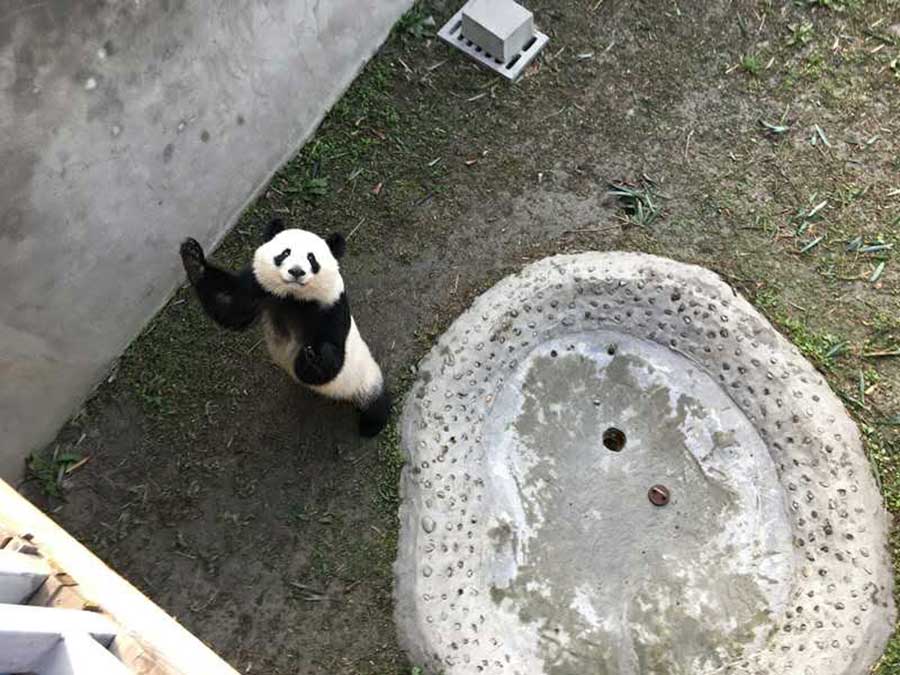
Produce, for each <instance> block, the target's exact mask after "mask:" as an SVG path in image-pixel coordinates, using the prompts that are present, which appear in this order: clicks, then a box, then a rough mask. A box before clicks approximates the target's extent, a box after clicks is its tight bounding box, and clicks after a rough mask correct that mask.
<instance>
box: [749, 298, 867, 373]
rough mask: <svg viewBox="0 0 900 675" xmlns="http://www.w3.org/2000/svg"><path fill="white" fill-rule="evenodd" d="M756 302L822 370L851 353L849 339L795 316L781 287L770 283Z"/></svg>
mask: <svg viewBox="0 0 900 675" xmlns="http://www.w3.org/2000/svg"><path fill="white" fill-rule="evenodd" d="M755 302H756V305H757V307H759V308H760V309H762V310H763V311H764V312H765V314H766V315H767V316H768V317H769V318H770V319H771V320H772V322H773V323H775V325H776V326H778V328H780V329H781V331H782V332H783V333H784V334H785V335H786V336H787V337H788V338H790V340H791V342H793V343H794V344H795V345H796V346H797V348H798V349H799V350H800V351H801V352H802V353H803V355H804V356H805V357H806V358H808V359H809V360H811V361H812V362H813V363H814V364H815V365H816V366H817V367H818V368H819V369H820V370H826V371H827V370H831V369H832V367H833V366H834V365H835V362H836V361H837V360H838V359H840V358H841V357H842V356H845V355H846V354H847V353H848V352H849V349H850V344H849V342H847V341H846V340H844V339H842V338H840V337H837V336H835V335H831V334H827V333H825V334H820V333H817V332H816V331H814V330H813V329H811V328H810V327H809V326H808V325H807V324H806V323H804V322H803V321H801V320H800V319H797V318H795V317H794V316H792V315H791V314H790V313H789V312H788V311H787V309H786V307H785V304H784V302H783V301H782V299H781V293H780V291H779V289H777V288H773V287H771V286H770V287H765V288H763V289H761V290H759V291H758V292H757V294H756V298H755Z"/></svg>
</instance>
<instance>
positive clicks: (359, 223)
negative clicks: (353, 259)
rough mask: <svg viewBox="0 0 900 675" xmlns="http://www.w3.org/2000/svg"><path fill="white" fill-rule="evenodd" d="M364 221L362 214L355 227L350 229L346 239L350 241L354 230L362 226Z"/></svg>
mask: <svg viewBox="0 0 900 675" xmlns="http://www.w3.org/2000/svg"><path fill="white" fill-rule="evenodd" d="M365 222H366V217H365V216H363V217H362V218H360V220H359V222H358V223H357V224H356V227H354V228H353V229H352V230H350V234H348V235H347V241H350V238H351V237H352V236H353V235H354V234H356V231H357V230H358V229H359V228H361V227H362V226H363V223H365Z"/></svg>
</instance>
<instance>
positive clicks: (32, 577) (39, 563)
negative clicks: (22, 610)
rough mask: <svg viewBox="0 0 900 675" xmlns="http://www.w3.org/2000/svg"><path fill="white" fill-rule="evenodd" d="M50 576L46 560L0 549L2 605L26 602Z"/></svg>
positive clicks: (0, 595) (0, 592) (0, 593)
mask: <svg viewBox="0 0 900 675" xmlns="http://www.w3.org/2000/svg"><path fill="white" fill-rule="evenodd" d="M49 574H50V565H48V564H47V561H46V560H43V559H41V558H38V557H37V556H33V555H25V554H24V553H16V552H13V551H8V550H5V549H0V603H7V604H12V605H17V604H19V603H22V602H26V601H27V600H28V598H30V597H31V596H32V595H33V594H34V592H35V591H36V590H37V589H38V588H40V586H41V584H43V583H44V581H45V580H46V579H47V577H48V576H49Z"/></svg>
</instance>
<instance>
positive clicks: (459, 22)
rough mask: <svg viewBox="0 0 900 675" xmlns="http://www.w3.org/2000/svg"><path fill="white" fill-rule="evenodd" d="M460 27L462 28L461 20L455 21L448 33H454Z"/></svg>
mask: <svg viewBox="0 0 900 675" xmlns="http://www.w3.org/2000/svg"><path fill="white" fill-rule="evenodd" d="M460 28H462V21H457V22H456V23H455V24H453V28H451V29H450V35H455V34H456V32H457V31H458V30H459V29H460ZM460 37H462V35H460Z"/></svg>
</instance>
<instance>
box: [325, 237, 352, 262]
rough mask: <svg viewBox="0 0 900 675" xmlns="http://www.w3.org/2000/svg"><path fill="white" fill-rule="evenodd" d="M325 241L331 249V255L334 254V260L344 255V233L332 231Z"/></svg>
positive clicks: (345, 249) (345, 247) (345, 244)
mask: <svg viewBox="0 0 900 675" xmlns="http://www.w3.org/2000/svg"><path fill="white" fill-rule="evenodd" d="M325 242H326V243H327V244H328V248H330V249H331V255H333V256H334V258H335V260H337V259H339V258H342V257H344V254H345V253H346V252H347V240H346V239H344V235H342V234H341V233H340V232H332V233H331V234H329V235H328V238H327V239H326V240H325Z"/></svg>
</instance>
